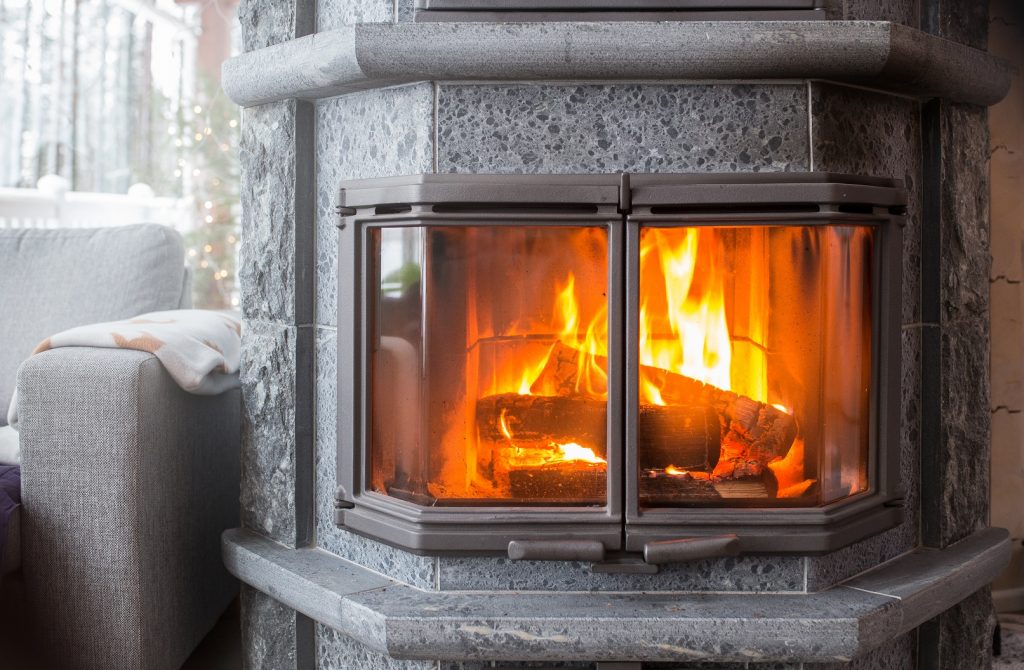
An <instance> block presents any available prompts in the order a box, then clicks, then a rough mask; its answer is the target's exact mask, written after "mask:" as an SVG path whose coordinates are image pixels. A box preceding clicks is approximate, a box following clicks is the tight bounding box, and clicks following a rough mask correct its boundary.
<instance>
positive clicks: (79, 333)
mask: <svg viewBox="0 0 1024 670" xmlns="http://www.w3.org/2000/svg"><path fill="white" fill-rule="evenodd" d="M241 333H242V324H241V321H239V319H238V317H237V315H235V314H233V313H230V312H212V311H207V310H199V309H179V310H173V311H168V312H150V313H149V314H143V315H141V316H137V317H135V318H134V319H129V320H127V321H111V322H108V323H95V324H91V325H88V326H80V327H78V328H72V329H70V330H65V331H64V332H62V333H57V334H56V335H53V336H52V337H49V338H47V339H45V340H43V341H42V342H40V343H39V346H37V347H36V348H35V350H34V351H33V352H32V353H33V354H38V353H42V352H44V351H47V350H49V349H56V348H57V347H101V348H107V349H137V350H139V351H148V352H149V353H151V354H153V355H154V356H156V357H157V358H158V359H160V362H161V363H162V364H163V366H164V369H166V370H167V372H168V374H170V375H171V377H172V378H173V379H174V381H175V382H177V383H178V386H180V387H181V388H183V389H184V390H186V391H188V392H189V393H196V394H199V395H216V394H218V393H221V392H223V391H226V390H227V389H230V388H234V387H236V386H238V362H239V351H240V349H241ZM17 420H18V395H17V392H15V394H14V397H13V398H12V399H11V406H10V408H9V410H8V412H7V421H8V423H9V424H10V425H11V426H13V427H15V428H17V425H18V424H17Z"/></svg>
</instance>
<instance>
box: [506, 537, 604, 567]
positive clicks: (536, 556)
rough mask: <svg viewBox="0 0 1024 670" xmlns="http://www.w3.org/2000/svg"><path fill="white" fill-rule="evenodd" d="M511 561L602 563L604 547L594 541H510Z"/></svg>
mask: <svg viewBox="0 0 1024 670" xmlns="http://www.w3.org/2000/svg"><path fill="white" fill-rule="evenodd" d="M508 557H509V558H511V559H512V560H513V561H591V562H596V561H603V560H604V545H603V544H601V543H600V542H598V541H596V540H512V541H511V542H509V543H508Z"/></svg>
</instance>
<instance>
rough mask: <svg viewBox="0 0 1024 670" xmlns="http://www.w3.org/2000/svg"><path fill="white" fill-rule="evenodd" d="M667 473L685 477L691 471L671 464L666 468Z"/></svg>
mask: <svg viewBox="0 0 1024 670" xmlns="http://www.w3.org/2000/svg"><path fill="white" fill-rule="evenodd" d="M665 474H666V475H671V476H672V477H685V476H686V475H687V474H689V473H688V472H687V471H686V470H683V469H682V468H677V467H676V466H674V465H669V466H668V467H666V468H665Z"/></svg>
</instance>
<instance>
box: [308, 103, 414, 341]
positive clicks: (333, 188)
mask: <svg viewBox="0 0 1024 670" xmlns="http://www.w3.org/2000/svg"><path fill="white" fill-rule="evenodd" d="M433 104H434V88H433V86H432V85H430V84H413V85H411V86H399V87H395V88H388V89H382V90H377V91H367V92H365V93H355V94H352V95H346V96H341V97H338V98H332V99H330V100H324V101H322V102H320V103H319V104H318V105H317V108H316V167H317V169H316V171H317V196H316V197H317V207H316V227H317V239H316V245H317V251H316V272H317V288H316V320H317V323H319V324H322V325H335V324H336V323H337V281H338V277H337V274H338V235H337V233H338V231H337V229H336V228H335V222H336V220H335V215H334V206H335V204H337V199H338V184H339V183H340V182H341V181H343V180H345V179H362V178H368V177H391V176H396V175H406V174H416V173H420V172H431V171H433V151H434V149H433V146H434V142H433Z"/></svg>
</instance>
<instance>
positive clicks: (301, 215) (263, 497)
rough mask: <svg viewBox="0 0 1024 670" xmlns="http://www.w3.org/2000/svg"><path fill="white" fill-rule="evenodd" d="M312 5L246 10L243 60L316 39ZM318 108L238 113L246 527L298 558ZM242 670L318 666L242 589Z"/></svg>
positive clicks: (287, 1) (304, 508) (301, 105)
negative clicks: (261, 51) (255, 52)
mask: <svg viewBox="0 0 1024 670" xmlns="http://www.w3.org/2000/svg"><path fill="white" fill-rule="evenodd" d="M314 18H315V7H314V2H313V1H312V0H245V1H243V2H242V4H241V6H240V7H239V20H240V22H241V24H242V30H243V43H244V48H245V50H246V51H251V50H253V49H259V48H262V47H265V46H269V45H271V44H277V43H279V42H284V41H287V40H290V39H293V38H296V37H301V36H303V35H307V34H309V33H311V32H312V31H313V25H314ZM312 153H313V107H312V104H311V103H308V102H300V101H296V100H285V101H282V102H276V103H271V104H267V105H262V106H259V107H253V108H250V109H246V110H244V112H243V114H242V135H241V168H242V191H241V200H242V247H241V250H240V253H239V271H238V275H239V281H240V285H241V289H242V313H243V317H244V320H245V329H244V341H243V345H242V352H243V353H242V369H241V382H242V397H243V433H242V441H243V443H242V501H241V502H242V510H243V512H242V520H243V523H244V525H245V526H246V527H247V528H249V529H251V530H254V531H257V532H259V533H262V534H264V535H266V536H267V537H270V538H271V539H273V540H276V541H277V542H280V543H282V544H285V545H287V546H290V547H296V546H302V545H305V544H308V543H309V542H311V541H312V484H311V480H312V474H311V473H312V458H313V456H312V450H313V446H312V445H313V439H312V423H313V410H312V407H313V402H312V395H313V337H314V333H313V326H312V324H313V298H312V296H313V271H312V267H313V250H314V247H313V242H312V236H313V230H314V229H313V214H312V212H313V192H314V184H313V164H312V160H313V159H312ZM242 622H243V625H242V634H243V649H244V650H245V651H244V653H245V667H246V668H273V669H274V670H287V669H288V668H307V667H312V665H313V662H314V653H313V626H312V623H311V622H310V621H309V620H308V619H306V617H303V616H302V615H299V614H298V613H296V612H295V611H293V610H291V609H289V608H286V607H284V606H282V605H281V604H279V603H277V602H276V601H274V600H273V599H272V598H270V597H269V596H267V595H264V594H262V593H260V592H258V591H255V590H253V589H250V588H248V587H245V588H244V589H243V593H242Z"/></svg>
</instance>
